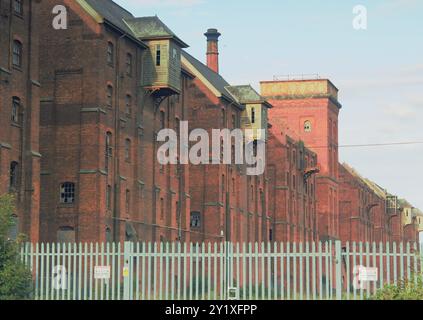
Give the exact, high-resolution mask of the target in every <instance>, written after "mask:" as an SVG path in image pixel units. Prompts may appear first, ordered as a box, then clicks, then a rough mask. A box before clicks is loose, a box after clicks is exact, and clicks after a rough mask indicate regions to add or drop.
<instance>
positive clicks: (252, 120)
mask: <svg viewBox="0 0 423 320" xmlns="http://www.w3.org/2000/svg"><path fill="white" fill-rule="evenodd" d="M251 123H256V109H255V108H251Z"/></svg>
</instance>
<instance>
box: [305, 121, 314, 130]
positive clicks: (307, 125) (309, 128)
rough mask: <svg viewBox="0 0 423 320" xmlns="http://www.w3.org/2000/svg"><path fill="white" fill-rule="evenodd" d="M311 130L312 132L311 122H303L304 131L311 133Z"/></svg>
mask: <svg viewBox="0 0 423 320" xmlns="http://www.w3.org/2000/svg"><path fill="white" fill-rule="evenodd" d="M311 130H312V126H311V121H309V120H307V121H306V122H304V131H305V132H311Z"/></svg>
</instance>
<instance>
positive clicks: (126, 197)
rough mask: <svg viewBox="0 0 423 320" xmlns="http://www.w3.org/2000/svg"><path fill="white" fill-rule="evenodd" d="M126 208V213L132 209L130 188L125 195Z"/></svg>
mask: <svg viewBox="0 0 423 320" xmlns="http://www.w3.org/2000/svg"><path fill="white" fill-rule="evenodd" d="M125 209H126V213H129V211H130V209H131V191H129V190H128V189H127V190H126V195H125Z"/></svg>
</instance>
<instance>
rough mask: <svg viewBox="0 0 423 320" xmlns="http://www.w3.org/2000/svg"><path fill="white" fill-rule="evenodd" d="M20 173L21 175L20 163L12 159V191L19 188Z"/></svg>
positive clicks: (10, 186)
mask: <svg viewBox="0 0 423 320" xmlns="http://www.w3.org/2000/svg"><path fill="white" fill-rule="evenodd" d="M18 175H19V163H18V162H16V161H12V162H11V163H10V181H9V188H10V190H11V191H15V190H16V189H17V188H18Z"/></svg>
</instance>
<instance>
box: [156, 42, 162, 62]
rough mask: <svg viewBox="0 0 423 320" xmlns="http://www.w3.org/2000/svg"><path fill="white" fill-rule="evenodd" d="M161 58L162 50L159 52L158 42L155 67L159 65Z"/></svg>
mask: <svg viewBox="0 0 423 320" xmlns="http://www.w3.org/2000/svg"><path fill="white" fill-rule="evenodd" d="M161 58H162V52H161V48H160V45H159V44H158V45H157V46H156V66H157V67H160V65H161Z"/></svg>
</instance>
